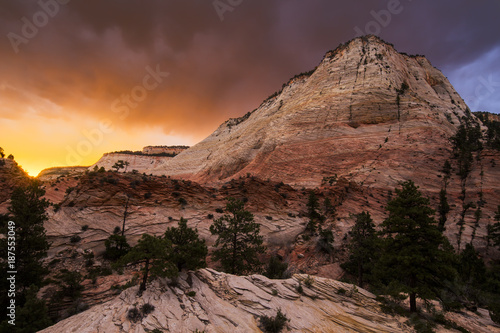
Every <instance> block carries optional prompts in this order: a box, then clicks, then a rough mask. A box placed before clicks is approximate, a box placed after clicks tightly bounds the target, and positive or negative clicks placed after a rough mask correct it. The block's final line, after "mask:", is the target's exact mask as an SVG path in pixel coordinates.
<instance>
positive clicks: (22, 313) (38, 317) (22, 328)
mask: <svg viewBox="0 0 500 333" xmlns="http://www.w3.org/2000/svg"><path fill="white" fill-rule="evenodd" d="M37 292H38V287H36V286H34V285H32V286H31V287H30V288H29V289H27V291H26V302H25V303H24V306H22V307H20V308H18V310H17V313H16V321H15V323H16V325H15V326H13V325H10V324H8V323H7V322H6V321H4V322H2V324H1V325H0V332H9V333H35V332H38V331H40V330H43V329H44V328H46V327H49V326H50V325H51V324H52V321H51V320H50V317H49V314H48V309H47V305H46V304H45V301H43V300H41V299H39V298H38V297H37Z"/></svg>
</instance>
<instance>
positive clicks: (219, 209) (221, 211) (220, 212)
mask: <svg viewBox="0 0 500 333" xmlns="http://www.w3.org/2000/svg"><path fill="white" fill-rule="evenodd" d="M215 212H216V213H219V214H222V213H224V210H223V209H222V208H216V209H215Z"/></svg>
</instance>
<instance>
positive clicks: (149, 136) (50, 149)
mask: <svg viewBox="0 0 500 333" xmlns="http://www.w3.org/2000/svg"><path fill="white" fill-rule="evenodd" d="M37 120H38V121H37ZM0 128H2V131H1V132H0V147H2V148H3V149H4V153H5V155H6V157H7V156H8V155H10V154H12V155H13V156H14V159H15V161H16V162H17V163H18V165H19V166H20V167H22V168H23V170H25V171H26V172H27V173H28V174H29V175H30V176H32V177H36V176H38V174H39V173H40V172H41V171H42V170H44V169H47V168H52V167H73V166H91V165H92V164H94V163H96V162H97V161H98V160H99V159H100V158H101V157H102V155H103V154H104V153H108V152H113V151H119V150H142V148H143V147H144V146H148V145H193V144H194V143H195V142H196V141H195V138H192V137H187V136H177V135H166V134H164V133H163V132H162V129H161V128H144V129H142V130H139V129H135V130H130V129H129V130H126V129H119V128H116V129H113V131H112V132H108V133H100V132H98V129H99V122H97V121H93V122H92V121H89V120H84V119H69V120H61V119H51V120H48V121H47V120H39V119H29V118H21V119H18V120H10V119H0Z"/></svg>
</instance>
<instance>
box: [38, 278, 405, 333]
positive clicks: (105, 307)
mask: <svg viewBox="0 0 500 333" xmlns="http://www.w3.org/2000/svg"><path fill="white" fill-rule="evenodd" d="M306 279H309V282H308V283H307V285H306V284H305V283H304V281H305V280H306ZM299 284H300V285H301V286H302V289H303V292H302V293H299V292H298V291H297V288H298V287H299ZM374 298H375V296H374V295H372V294H371V293H369V292H367V291H365V290H363V289H355V287H354V286H353V285H349V284H346V283H342V282H338V281H334V280H327V279H322V278H313V277H307V276H305V275H295V276H294V277H293V278H291V279H288V280H269V279H267V278H265V277H263V276H260V275H253V276H248V277H240V276H233V275H228V274H224V273H219V272H216V271H214V270H211V269H205V270H200V271H198V272H190V273H188V274H185V275H183V276H181V277H180V278H179V279H178V281H177V284H176V285H172V284H171V285H170V286H169V285H167V284H166V283H161V282H160V281H156V282H155V283H153V285H152V286H151V287H150V288H148V290H147V291H146V292H145V293H144V294H143V295H142V297H140V298H139V297H137V287H133V288H130V289H128V290H126V291H124V292H123V293H122V294H121V295H119V296H118V297H116V298H115V299H114V300H112V301H110V302H107V303H104V304H102V305H99V306H96V307H93V308H91V309H90V310H88V311H86V312H83V313H81V314H78V315H76V316H73V317H71V318H69V319H67V320H64V321H62V322H60V323H58V324H56V325H54V326H52V327H49V328H47V329H45V330H43V331H41V332H45V333H49V332H80V333H84V332H110V333H111V332H116V333H118V332H147V331H150V330H153V329H155V328H158V329H160V330H166V331H169V332H179V333H181V332H193V331H195V330H196V329H198V330H200V331H205V332H245V333H247V332H261V329H260V328H259V317H260V316H262V315H267V316H275V315H276V312H277V311H278V309H281V311H282V313H284V314H285V315H286V316H287V318H289V319H290V321H289V322H288V323H287V326H288V332H387V333H389V332H391V333H397V332H409V331H410V329H409V328H408V327H407V326H405V325H404V324H402V323H401V322H400V321H398V320H397V318H392V317H389V316H387V315H385V314H383V313H382V312H381V310H380V307H379V304H378V303H377V302H376V301H375V299H374ZM145 303H149V304H151V305H153V306H154V311H153V312H152V313H151V314H149V315H147V316H146V315H144V316H143V317H142V318H141V319H139V320H137V321H136V322H134V321H133V320H131V319H129V318H128V311H129V310H130V309H132V308H138V309H140V308H141V306H142V305H143V304H145Z"/></svg>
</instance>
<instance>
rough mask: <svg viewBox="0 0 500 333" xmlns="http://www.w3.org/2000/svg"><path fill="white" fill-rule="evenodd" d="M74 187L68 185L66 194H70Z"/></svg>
mask: <svg viewBox="0 0 500 333" xmlns="http://www.w3.org/2000/svg"><path fill="white" fill-rule="evenodd" d="M74 189H75V188H74V187H68V188H67V189H66V194H70V193H71V192H73V190H74Z"/></svg>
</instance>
